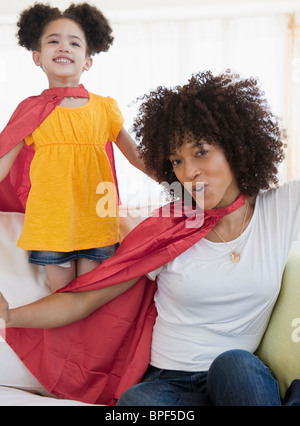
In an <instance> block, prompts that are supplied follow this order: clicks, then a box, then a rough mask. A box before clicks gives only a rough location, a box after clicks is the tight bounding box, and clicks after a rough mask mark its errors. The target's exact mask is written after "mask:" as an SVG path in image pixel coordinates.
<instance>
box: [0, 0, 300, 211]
mask: <svg viewBox="0 0 300 426" xmlns="http://www.w3.org/2000/svg"><path fill="white" fill-rule="evenodd" d="M45 2H46V1H45ZM33 3H34V1H28V0H11V1H10V2H8V1H4V0H1V3H0V90H1V100H0V128H3V126H4V125H5V124H6V122H7V120H8V119H9V117H10V115H11V113H12V112H13V110H14V108H15V106H16V105H17V103H18V102H20V101H21V100H22V99H24V98H25V97H27V96H30V95H32V94H38V93H40V92H41V91H42V90H43V89H45V88H46V87H47V81H46V78H45V76H44V75H43V72H42V71H41V70H40V69H38V68H36V67H35V66H34V65H33V63H32V59H31V54H30V53H29V52H27V51H25V50H24V49H22V48H21V47H18V46H17V41H16V38H15V32H16V26H15V23H16V19H17V18H16V17H17V15H18V14H19V13H20V12H21V11H22V10H23V9H24V8H27V7H28V6H30V5H32V4H33ZM50 3H51V4H52V5H53V6H59V7H60V8H61V9H64V8H65V7H66V6H67V5H68V4H69V3H70V2H69V1H65V0H59V1H56V0H52V1H50ZM75 3H76V1H75ZM78 3H79V2H78ZM91 3H92V4H95V5H96V6H98V7H99V8H100V9H101V10H102V11H103V12H104V14H106V15H107V17H108V18H109V19H110V21H111V24H112V27H113V29H114V35H115V42H114V44H113V46H112V48H111V49H110V51H109V52H108V53H105V54H101V55H99V56H96V57H95V58H94V65H93V67H92V69H91V70H90V71H89V72H88V73H86V74H85V75H83V79H82V82H83V83H84V84H85V85H86V87H87V88H88V90H90V91H91V92H95V93H99V94H102V95H110V96H112V97H114V98H116V99H117V101H118V103H119V105H120V108H121V110H122V112H123V114H124V116H125V118H126V123H125V126H126V127H127V128H128V129H130V127H131V125H132V120H133V118H134V116H135V114H136V105H132V104H133V101H134V100H135V99H136V98H137V97H138V96H140V95H143V94H144V93H148V92H149V91H150V90H151V89H153V88H155V87H157V86H158V85H166V86H173V85H177V84H182V83H185V82H186V81H187V79H188V78H189V77H190V76H191V74H192V73H194V72H198V71H200V70H204V69H212V70H213V71H215V72H220V71H223V70H224V69H225V68H232V69H234V70H235V71H238V72H240V73H241V74H242V75H244V76H247V77H248V76H250V75H252V76H255V77H258V78H259V79H260V81H261V85H262V88H263V89H264V90H265V93H266V96H267V97H268V99H269V100H270V103H271V104H272V106H273V109H274V111H275V112H276V113H277V114H279V115H283V113H284V111H283V104H284V102H283V100H284V90H285V55H286V33H287V22H288V17H287V13H288V12H292V11H295V10H299V8H300V0H294V1H288V0H286V1H280V0H251V1H248V0H232V1H227V0H222V1H221V0H219V1H217V0H216V1H212V0H185V1H184V2H182V1H179V0H177V1H175V0H164V1H158V0H151V1H148V0H146V1H142V0H127V1H126V2H124V1H123V0H94V1H92V2H91ZM125 5H126V8H125ZM183 5H184V6H183ZM130 105H131V106H130ZM117 166H118V171H119V176H120V177H119V180H120V186H121V195H122V198H123V200H124V199H125V201H126V199H128V201H129V202H130V203H133V204H134V203H137V204H139V203H140V204H143V203H144V202H146V201H147V198H148V197H149V196H150V191H151V190H150V187H149V186H148V184H149V180H148V179H147V178H146V177H144V175H143V174H142V173H140V172H138V171H135V170H133V169H132V167H131V166H128V164H127V162H126V161H125V160H124V159H123V158H122V155H121V154H119V153H117ZM146 189H148V192H147V190H146ZM155 193H156V194H157V186H156V185H155Z"/></svg>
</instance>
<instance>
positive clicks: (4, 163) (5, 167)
mask: <svg viewBox="0 0 300 426" xmlns="http://www.w3.org/2000/svg"><path fill="white" fill-rule="evenodd" d="M24 143H25V142H24V141H22V142H20V143H19V144H18V145H16V146H15V147H14V148H13V149H11V150H10V151H9V152H8V153H7V154H5V155H3V157H1V158H0V182H2V181H3V179H5V178H6V176H7V175H8V173H9V171H10V169H11V166H12V165H13V163H14V161H15V159H16V158H17V156H18V154H19V152H20V151H21V149H22V148H23V145H24Z"/></svg>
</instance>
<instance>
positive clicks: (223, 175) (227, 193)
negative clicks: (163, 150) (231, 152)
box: [170, 138, 241, 210]
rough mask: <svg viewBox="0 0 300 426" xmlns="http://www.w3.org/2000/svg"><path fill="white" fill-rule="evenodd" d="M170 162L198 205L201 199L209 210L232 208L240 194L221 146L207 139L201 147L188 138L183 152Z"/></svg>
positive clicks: (175, 154) (177, 151)
mask: <svg viewBox="0 0 300 426" xmlns="http://www.w3.org/2000/svg"><path fill="white" fill-rule="evenodd" d="M170 161H171V163H172V167H173V170H174V173H175V175H176V177H177V179H178V180H179V182H180V183H181V184H182V185H183V186H185V188H186V189H187V190H188V191H189V192H190V194H191V195H192V197H193V199H194V200H195V201H196V202H198V204H199V200H200V199H201V196H202V197H204V208H205V209H206V210H208V209H212V208H223V207H227V206H229V205H230V204H232V203H233V202H234V201H235V199H236V198H237V197H238V195H239V194H240V192H241V191H240V189H239V187H238V184H237V181H236V179H235V176H234V175H233V173H232V171H231V168H230V166H229V163H228V161H227V159H226V157H225V154H224V151H223V150H222V148H220V147H219V146H218V145H215V144H213V145H212V144H210V143H208V142H206V141H205V140H202V141H201V143H200V145H199V143H198V144H196V143H195V142H193V140H191V139H189V141H187V138H185V141H184V143H183V145H182V146H181V147H180V149H177V150H176V152H175V153H174V154H172V155H171V156H170ZM202 200H203V198H202ZM201 204H202V202H201Z"/></svg>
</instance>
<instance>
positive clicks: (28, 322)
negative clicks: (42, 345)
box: [0, 278, 139, 328]
mask: <svg viewBox="0 0 300 426" xmlns="http://www.w3.org/2000/svg"><path fill="white" fill-rule="evenodd" d="M138 280H139V278H135V279H133V280H131V281H127V282H125V283H122V284H117V285H114V286H111V287H105V288H102V289H99V290H94V291H84V292H80V293H79V292H78V293H70V292H65V293H55V294H51V295H50V296H47V297H44V298H43V299H40V300H37V301H36V302H34V303H31V304H29V305H24V306H21V307H19V308H15V309H9V306H8V303H7V301H6V299H5V298H4V296H3V295H2V294H1V293H0V325H1V320H2V323H4V325H5V328H12V327H16V328H57V327H62V326H65V325H68V324H72V323H73V322H76V321H79V320H81V319H83V318H85V317H87V316H88V315H90V314H91V313H92V312H94V311H95V310H96V309H98V308H100V307H101V306H103V305H105V304H106V303H108V302H110V301H111V300H113V299H114V298H116V297H117V296H119V295H121V294H122V293H124V292H125V291H126V290H128V289H129V288H130V287H132V286H133V285H134V284H135V283H136V282H137V281H138Z"/></svg>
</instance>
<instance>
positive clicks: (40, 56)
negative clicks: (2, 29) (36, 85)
mask: <svg viewBox="0 0 300 426" xmlns="http://www.w3.org/2000/svg"><path fill="white" fill-rule="evenodd" d="M40 46H41V47H40V51H34V52H33V60H34V63H35V64H36V65H37V66H40V67H42V68H43V70H44V72H45V73H46V75H47V77H48V80H49V87H50V88H51V87H57V86H78V84H79V82H80V77H81V74H82V72H83V71H84V70H85V71H88V70H89V69H90V67H91V66H92V58H90V57H88V56H87V42H86V38H85V34H84V32H83V30H82V28H81V27H80V26H79V25H78V24H77V23H76V22H74V21H72V20H70V19H57V20H55V21H51V22H50V23H49V24H48V25H47V26H46V28H45V31H44V33H43V35H42V37H41V40H40Z"/></svg>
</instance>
